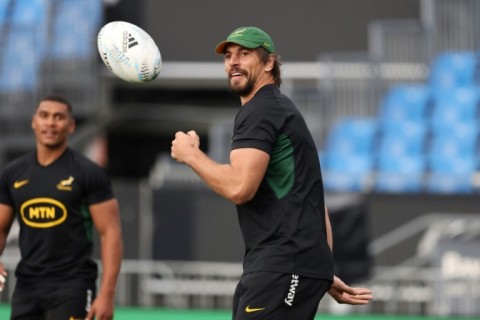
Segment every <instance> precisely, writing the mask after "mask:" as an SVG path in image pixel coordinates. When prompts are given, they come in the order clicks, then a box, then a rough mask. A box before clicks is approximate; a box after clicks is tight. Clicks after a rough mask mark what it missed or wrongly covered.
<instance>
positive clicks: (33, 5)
mask: <svg viewBox="0 0 480 320" xmlns="http://www.w3.org/2000/svg"><path fill="white" fill-rule="evenodd" d="M47 8H48V1H47V0H17V1H15V7H14V12H13V17H12V24H14V25H19V26H34V27H37V28H39V27H40V26H41V25H43V24H45V22H46V17H47ZM37 30H38V29H37Z"/></svg>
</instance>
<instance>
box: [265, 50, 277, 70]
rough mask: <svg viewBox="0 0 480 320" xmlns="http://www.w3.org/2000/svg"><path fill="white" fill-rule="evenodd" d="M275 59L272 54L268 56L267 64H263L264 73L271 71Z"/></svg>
mask: <svg viewBox="0 0 480 320" xmlns="http://www.w3.org/2000/svg"><path fill="white" fill-rule="evenodd" d="M275 59H276V58H275V55H273V54H270V55H268V60H267V63H265V69H264V70H265V71H267V72H270V71H272V70H273V65H274V63H275Z"/></svg>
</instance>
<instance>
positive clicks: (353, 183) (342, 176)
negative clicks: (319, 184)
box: [320, 118, 376, 191]
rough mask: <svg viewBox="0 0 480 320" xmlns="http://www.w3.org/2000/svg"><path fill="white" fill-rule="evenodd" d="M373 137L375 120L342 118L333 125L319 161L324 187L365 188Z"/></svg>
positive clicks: (344, 189) (340, 188)
mask: <svg viewBox="0 0 480 320" xmlns="http://www.w3.org/2000/svg"><path fill="white" fill-rule="evenodd" d="M375 137H376V121H375V120H374V119H371V118H345V119H342V120H340V121H339V122H338V123H337V124H336V125H335V126H334V127H333V128H332V130H331V132H330V134H329V136H328V138H327V141H326V148H325V150H324V151H323V153H322V155H321V160H320V161H321V164H322V170H323V179H324V186H325V189H326V190H328V191H364V190H365V189H366V188H368V183H369V177H370V175H371V171H372V166H373V157H372V148H373V143H374V140H375Z"/></svg>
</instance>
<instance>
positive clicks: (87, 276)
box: [0, 96, 123, 320]
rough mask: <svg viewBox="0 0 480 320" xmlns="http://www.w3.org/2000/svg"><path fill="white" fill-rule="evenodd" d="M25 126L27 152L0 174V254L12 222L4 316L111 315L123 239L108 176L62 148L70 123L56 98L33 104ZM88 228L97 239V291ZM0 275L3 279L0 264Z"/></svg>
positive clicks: (69, 112) (62, 103)
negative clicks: (15, 249) (30, 139)
mask: <svg viewBox="0 0 480 320" xmlns="http://www.w3.org/2000/svg"><path fill="white" fill-rule="evenodd" d="M32 129H33V131H34V133H35V137H36V148H35V150H32V151H31V152H29V153H27V154H25V155H24V156H21V157H19V158H18V159H15V160H13V161H12V162H10V163H9V164H7V165H6V166H5V167H4V168H3V171H2V173H1V175H0V253H1V252H3V250H4V248H5V242H6V238H7V235H8V233H9V230H10V227H11V225H12V222H13V221H14V218H15V217H16V218H17V220H18V222H19V225H20V236H19V246H20V253H21V260H20V262H19V264H18V266H17V268H16V271H15V276H16V278H17V281H16V286H15V290H14V293H13V297H12V305H11V308H12V313H11V319H15V320H17V319H18V320H20V319H28V320H35V319H38V320H47V319H49V320H51V319H93V318H94V317H95V319H97V320H102V319H112V318H113V311H114V295H115V289H116V282H117V278H118V274H119V271H120V265H121V260H122V255H123V244H122V238H121V223H120V215H119V207H118V203H117V200H116V199H115V197H114V194H113V192H112V188H111V183H110V180H109V178H108V177H107V175H106V173H105V172H104V170H103V169H102V168H100V167H99V166H98V165H97V164H95V163H94V162H92V161H90V160H89V159H87V158H86V157H84V156H83V155H81V154H80V153H79V152H76V151H74V150H72V149H70V148H69V147H68V146H67V139H68V137H69V135H70V134H72V133H73V132H74V131H75V121H74V118H73V115H72V107H71V105H70V103H69V102H68V101H67V100H65V99H64V98H63V97H59V96H49V97H46V98H44V99H42V100H41V101H40V102H39V104H38V106H37V108H36V111H35V113H34V115H33V117H32ZM93 227H95V229H96V230H97V232H98V233H99V237H100V241H101V259H102V279H101V282H100V288H99V292H98V293H97V290H96V279H97V276H98V271H97V265H96V263H95V262H94V261H93V259H92V252H93V238H92V237H93ZM0 274H1V275H2V277H3V278H5V277H7V274H6V272H5V270H4V268H3V265H1V263H0ZM0 286H1V287H3V284H2V285H0Z"/></svg>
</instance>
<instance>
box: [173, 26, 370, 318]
mask: <svg viewBox="0 0 480 320" xmlns="http://www.w3.org/2000/svg"><path fill="white" fill-rule="evenodd" d="M216 52H217V53H218V54H223V58H224V67H225V71H226V73H227V75H228V83H229V87H230V90H231V91H232V92H233V93H235V94H237V95H238V96H240V101H241V104H242V107H241V109H240V110H239V112H238V114H237V116H236V118H235V124H234V130H233V137H232V144H231V152H230V163H228V164H219V163H216V162H215V161H213V160H212V159H211V158H209V157H208V156H207V155H206V154H205V153H203V152H202V151H201V150H200V139H199V137H198V135H197V134H196V133H195V131H189V132H187V133H183V132H177V133H176V135H175V140H174V141H173V142H172V149H171V155H172V157H173V158H174V159H176V160H177V161H179V162H181V163H185V164H187V165H189V166H190V167H191V168H192V169H193V170H194V171H195V172H196V173H197V174H198V175H199V176H200V178H201V179H202V180H203V181H204V182H205V183H206V184H207V185H208V186H209V187H210V188H211V189H212V190H214V191H215V192H217V193H218V194H219V195H221V196H223V197H225V198H226V199H229V200H231V201H232V202H234V203H235V204H236V207H237V213H238V220H239V223H240V229H241V232H242V235H243V239H244V243H245V257H244V264H243V267H244V272H243V275H242V277H241V279H240V282H239V284H238V286H237V289H236V291H235V295H234V302H233V319H234V320H240V319H262V320H265V319H275V320H282V319H289V320H291V319H295V320H307V319H313V318H314V317H315V313H316V311H317V308H318V303H319V302H320V299H321V298H322V297H323V296H324V294H325V293H326V292H328V293H329V294H330V295H331V296H332V297H333V298H334V299H336V300H337V301H338V302H339V303H347V304H367V303H368V302H369V301H370V300H371V299H372V295H371V291H370V290H369V289H367V288H352V287H350V286H348V285H346V284H345V283H343V281H341V280H340V279H339V278H338V277H335V276H334V270H333V269H334V268H333V258H332V246H333V244H332V242H333V241H332V234H331V226H330V220H329V218H328V212H327V210H326V208H325V203H324V192H323V182H322V175H321V170H320V163H319V159H318V153H317V148H316V146H315V144H314V142H313V139H312V136H311V134H310V132H309V130H308V128H307V125H306V123H305V121H304V119H303V117H302V115H301V114H300V112H299V111H298V110H297V108H296V107H295V105H294V103H293V102H292V101H291V100H290V99H289V98H288V97H287V96H285V95H283V94H282V93H281V92H280V90H279V88H280V85H281V76H280V62H279V60H278V57H277V55H276V54H275V47H274V44H273V41H272V39H271V38H270V36H269V35H268V34H267V33H265V32H264V31H263V30H261V29H259V28H256V27H242V28H238V29H236V30H234V31H233V32H232V33H231V34H230V35H229V36H228V38H227V40H226V41H223V42H221V43H220V44H218V46H217V47H216Z"/></svg>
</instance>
